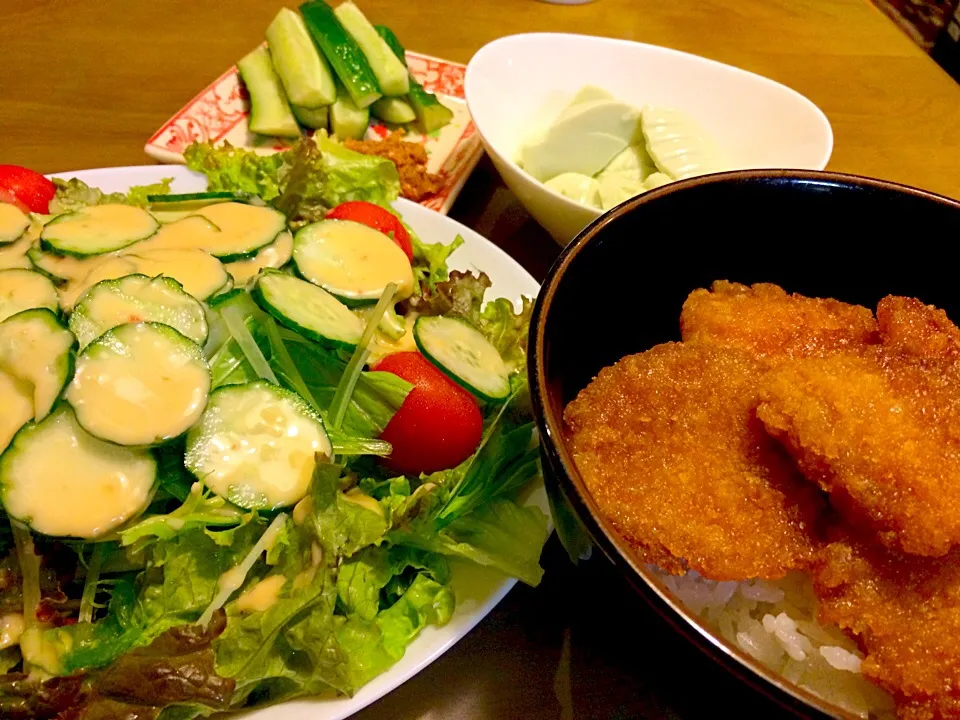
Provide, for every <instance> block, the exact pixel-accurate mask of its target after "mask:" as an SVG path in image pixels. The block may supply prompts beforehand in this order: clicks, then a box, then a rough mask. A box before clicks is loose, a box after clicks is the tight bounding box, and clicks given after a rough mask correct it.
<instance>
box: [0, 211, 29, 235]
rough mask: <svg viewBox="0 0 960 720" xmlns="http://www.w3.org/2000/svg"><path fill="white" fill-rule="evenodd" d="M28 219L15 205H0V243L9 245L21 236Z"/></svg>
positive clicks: (26, 226) (27, 225)
mask: <svg viewBox="0 0 960 720" xmlns="http://www.w3.org/2000/svg"><path fill="white" fill-rule="evenodd" d="M29 226H30V218H29V216H28V215H26V214H25V213H24V212H23V211H22V210H21V209H20V208H18V207H17V206H16V205H9V204H7V203H0V243H10V242H13V241H14V240H16V239H17V238H19V237H20V236H21V235H23V233H24V231H25V230H26V229H27V228H28V227H29Z"/></svg>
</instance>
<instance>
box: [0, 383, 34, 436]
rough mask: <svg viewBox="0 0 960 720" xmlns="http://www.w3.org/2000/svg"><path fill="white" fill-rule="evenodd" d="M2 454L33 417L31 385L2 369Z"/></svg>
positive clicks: (0, 391)
mask: <svg viewBox="0 0 960 720" xmlns="http://www.w3.org/2000/svg"><path fill="white" fill-rule="evenodd" d="M0 408H2V409H3V411H2V412H0V455H2V454H3V451H4V450H6V449H7V445H9V444H10V441H11V440H12V439H13V436H14V435H16V434H17V432H18V431H19V430H20V428H22V427H23V426H24V425H26V424H27V423H28V422H30V419H31V418H32V417H33V393H32V392H31V389H30V386H29V385H27V383H25V382H23V381H22V380H17V379H16V378H14V377H13V376H12V375H8V374H7V373H5V372H3V371H0Z"/></svg>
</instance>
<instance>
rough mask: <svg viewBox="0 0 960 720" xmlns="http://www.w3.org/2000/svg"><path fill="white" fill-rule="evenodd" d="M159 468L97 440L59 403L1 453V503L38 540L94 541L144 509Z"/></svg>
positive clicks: (141, 453) (146, 456) (141, 454)
mask: <svg viewBox="0 0 960 720" xmlns="http://www.w3.org/2000/svg"><path fill="white" fill-rule="evenodd" d="M156 480H157V463H156V461H155V460H154V458H153V455H151V454H150V452H149V451H147V450H134V449H131V448H121V447H117V446H116V445H112V444H110V443H106V442H103V441H102V440H98V439H97V438H95V437H92V436H91V435H89V434H88V433H86V432H84V430H83V428H81V427H80V425H79V423H77V420H76V418H75V417H74V414H73V412H72V411H71V409H70V406H69V405H66V404H61V405H60V406H59V407H58V408H57V409H56V410H55V411H54V412H53V413H52V414H51V415H50V416H49V417H47V418H46V419H45V420H43V421H42V422H38V423H29V424H28V425H26V426H24V428H23V429H22V430H21V431H20V432H19V433H17V435H16V437H14V439H13V442H11V443H10V446H9V447H8V448H7V451H6V452H5V453H3V455H2V456H0V499H2V501H3V507H4V509H5V510H6V511H7V514H9V515H10V517H12V518H15V519H17V520H19V521H20V522H22V523H25V524H26V525H28V526H30V527H31V528H33V529H34V530H36V531H37V532H39V533H42V534H44V535H52V536H55V537H79V538H84V539H85V540H92V539H94V538H98V537H100V536H102V535H104V534H106V533H108V532H110V531H111V530H113V529H115V528H117V527H119V526H120V525H122V524H123V523H125V522H126V521H128V520H130V519H131V518H134V517H136V516H137V515H139V514H140V513H141V512H142V511H143V510H144V509H145V508H146V507H147V505H148V504H149V502H150V499H151V497H152V496H153V490H154V487H155V485H156Z"/></svg>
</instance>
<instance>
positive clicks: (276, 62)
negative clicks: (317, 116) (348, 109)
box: [267, 8, 337, 127]
mask: <svg viewBox="0 0 960 720" xmlns="http://www.w3.org/2000/svg"><path fill="white" fill-rule="evenodd" d="M267 44H269V45H270V55H271V56H272V58H273V67H274V69H275V70H276V71H277V75H279V76H280V81H281V82H282V83H283V89H284V90H286V92H287V99H289V100H290V104H291V105H293V106H294V115H296V114H297V112H296V108H297V106H300V107H302V108H318V107H321V106H323V105H329V104H330V103H332V102H333V101H334V100H336V99H337V88H336V86H335V85H334V82H333V73H332V72H331V71H330V66H329V65H328V64H327V60H326V58H324V57H323V55H322V54H321V53H320V51H319V50H318V49H317V46H316V45H315V44H314V42H313V39H312V38H311V37H310V33H309V32H307V26H306V25H305V24H304V22H303V18H301V17H300V15H298V14H297V13H296V12H294V11H293V10H291V9H290V8H281V9H280V12H278V13H277V16H276V17H275V18H274V19H273V22H272V23H270V26H269V27H268V28H267ZM298 119H299V116H298ZM304 124H306V123H304ZM307 126H308V127H313V126H312V125H307Z"/></svg>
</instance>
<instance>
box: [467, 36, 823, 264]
mask: <svg viewBox="0 0 960 720" xmlns="http://www.w3.org/2000/svg"><path fill="white" fill-rule="evenodd" d="M585 85H595V86H597V87H599V88H602V89H604V90H606V91H607V92H609V93H610V94H612V95H613V96H614V97H615V98H617V99H618V100H621V101H623V102H625V103H628V104H630V105H633V106H635V107H637V108H641V107H643V106H644V105H651V106H653V107H656V108H670V109H674V110H679V111H681V112H682V113H683V114H684V115H686V116H688V117H690V118H691V119H693V120H694V121H695V122H696V123H697V124H699V125H700V126H701V127H702V128H703V129H704V130H705V131H706V133H707V134H708V135H709V136H710V137H711V138H713V140H715V141H716V144H717V147H718V148H719V149H720V151H721V152H722V153H723V154H724V156H725V157H726V159H727V162H726V163H725V165H726V169H728V170H746V169H750V168H767V169H769V168H790V169H805V170H822V169H823V168H824V167H826V165H827V161H828V160H829V159H830V155H831V153H832V151H833V131H832V129H831V127H830V122H829V120H827V117H826V115H824V113H823V111H821V110H820V108H818V107H817V106H816V105H814V104H813V103H812V102H811V101H810V100H808V99H807V98H805V97H804V96H803V95H801V94H800V93H798V92H796V91H795V90H792V89H791V88H788V87H786V86H785V85H781V84H780V83H778V82H775V81H773V80H770V79H769V78H765V77H762V76H761V75H757V74H755V73H752V72H748V71H746V70H741V69H740V68H737V67H733V66H731V65H725V64H723V63H719V62H716V61H714V60H709V59H707V58H704V57H700V56H698V55H691V54H690V53H685V52H680V51H679V50H673V49H671V48H665V47H659V46H657V45H648V44H645V43H638V42H631V41H628V40H615V39H611V38H603V37H592V36H588V35H572V34H566V33H527V34H523V35H510V36H507V37H502V38H499V39H497V40H494V41H493V42H491V43H488V44H487V45H485V46H483V47H482V48H480V50H479V51H478V52H477V53H476V54H475V55H474V56H473V59H471V60H470V64H469V65H468V66H467V73H466V79H465V81H464V87H465V93H466V98H467V106H468V107H469V109H470V115H471V116H472V117H473V122H474V123H475V124H476V127H477V131H478V132H479V134H480V139H481V140H482V142H483V146H484V148H486V151H487V153H488V154H489V155H490V158H491V159H492V160H493V164H494V165H495V166H496V168H497V170H498V171H499V173H500V175H501V176H502V177H503V180H504V182H505V183H506V184H507V186H508V187H509V188H510V189H511V190H513V192H514V193H515V194H516V196H517V197H518V198H519V200H520V202H521V203H523V205H524V206H525V207H526V208H527V210H528V211H529V212H530V214H531V215H533V217H534V219H536V221H537V222H538V223H540V224H541V225H542V226H543V227H544V228H546V229H547V231H548V232H549V233H550V234H551V235H552V236H553V237H554V239H555V240H556V241H557V242H558V243H560V244H561V245H566V244H567V243H569V242H570V241H571V240H572V239H573V238H574V236H576V234H577V233H578V232H580V230H582V229H583V228H584V227H585V226H586V225H587V224H588V223H590V222H591V221H592V220H594V219H595V218H597V217H599V216H600V214H601V211H600V210H599V209H596V208H592V207H588V206H586V205H581V204H579V203H577V202H575V201H574V200H571V199H569V198H567V197H564V196H563V195H561V194H560V193H558V192H555V191H554V190H551V189H550V188H548V187H546V186H545V185H544V184H543V183H542V182H539V181H538V180H536V179H535V178H534V177H533V176H532V175H530V174H529V173H527V172H526V171H525V170H523V169H522V168H521V167H520V166H519V165H518V164H517V157H518V155H519V153H520V150H521V148H522V147H523V145H524V144H526V143H527V142H529V140H530V139H531V138H532V137H533V136H535V135H536V134H537V132H538V131H539V130H542V129H544V128H546V127H547V126H548V125H550V124H551V123H552V121H553V120H554V119H555V118H556V116H557V115H558V114H559V113H560V111H561V110H562V109H563V108H564V107H565V106H566V104H567V103H568V102H569V101H570V100H571V99H572V98H573V96H574V95H575V94H576V92H577V91H578V90H580V89H581V88H582V87H584V86H585ZM678 227H679V226H678ZM651 237H656V233H652V234H651ZM638 240H640V241H642V240H644V239H643V238H638Z"/></svg>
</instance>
